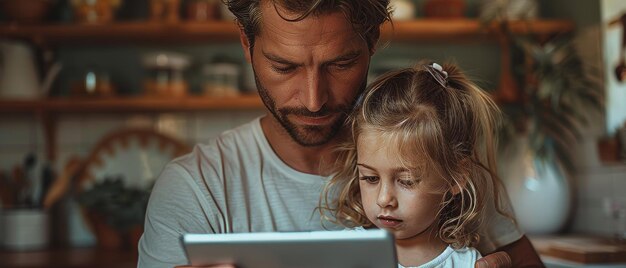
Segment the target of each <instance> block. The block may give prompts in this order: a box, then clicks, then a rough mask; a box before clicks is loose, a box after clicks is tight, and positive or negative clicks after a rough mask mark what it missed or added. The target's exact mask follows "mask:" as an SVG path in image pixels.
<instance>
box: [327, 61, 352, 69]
mask: <svg viewBox="0 0 626 268" xmlns="http://www.w3.org/2000/svg"><path fill="white" fill-rule="evenodd" d="M355 64H356V61H350V62H341V63H334V64H333V66H334V67H335V68H337V69H339V70H345V69H348V68H350V67H352V66H354V65H355Z"/></svg>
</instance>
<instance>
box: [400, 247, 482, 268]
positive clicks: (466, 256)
mask: <svg viewBox="0 0 626 268" xmlns="http://www.w3.org/2000/svg"><path fill="white" fill-rule="evenodd" d="M480 257H481V255H480V252H478V250H476V249H475V248H460V249H454V248H452V247H450V246H448V247H446V249H445V250H444V251H443V252H441V254H439V256H437V257H436V258H434V259H432V260H431V261H429V262H427V263H424V264H422V265H420V266H416V267H413V266H406V267H405V266H402V265H401V264H399V263H398V268H436V267H446V268H452V267H456V268H459V267H468V268H470V267H474V264H476V261H477V260H478V259H480Z"/></svg>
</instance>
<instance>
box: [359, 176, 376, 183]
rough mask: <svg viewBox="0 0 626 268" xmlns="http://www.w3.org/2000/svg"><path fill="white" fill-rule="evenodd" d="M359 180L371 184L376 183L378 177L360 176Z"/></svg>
mask: <svg viewBox="0 0 626 268" xmlns="http://www.w3.org/2000/svg"><path fill="white" fill-rule="evenodd" d="M359 179H360V180H362V181H365V182H367V183H372V184H373V183H376V182H378V177H376V176H361V177H360V178H359Z"/></svg>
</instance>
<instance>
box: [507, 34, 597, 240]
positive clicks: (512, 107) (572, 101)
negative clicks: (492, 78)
mask: <svg viewBox="0 0 626 268" xmlns="http://www.w3.org/2000/svg"><path fill="white" fill-rule="evenodd" d="M501 25H503V26H502V28H501V29H502V33H503V34H504V35H506V37H505V39H508V40H510V41H511V43H512V46H513V48H514V49H513V50H512V51H513V52H512V59H511V61H510V62H511V68H512V71H513V76H514V77H515V78H516V79H514V80H515V81H516V82H517V83H516V89H515V90H516V92H513V93H510V94H502V93H501V92H498V93H496V96H509V97H508V98H504V100H505V101H502V100H501V101H500V102H499V104H500V106H501V109H502V110H503V112H504V114H505V118H504V123H503V124H502V127H501V129H500V144H501V149H502V150H501V152H504V155H508V158H509V163H508V165H504V166H503V167H505V168H504V169H502V168H501V171H502V172H501V176H502V177H503V180H504V183H505V185H506V186H507V191H508V192H509V196H510V197H511V201H512V203H513V207H514V209H515V212H516V214H517V216H518V222H519V223H520V225H521V226H522V228H523V229H525V231H527V232H529V233H554V232H557V231H560V230H562V229H563V228H564V227H565V224H566V223H567V220H568V219H569V217H570V214H571V213H570V212H571V208H572V205H571V204H572V200H573V198H572V196H573V193H572V192H573V191H572V189H573V186H572V182H571V181H570V180H569V177H570V174H573V173H574V171H575V158H574V155H575V154H574V153H575V152H574V151H573V149H574V145H575V144H577V142H578V141H579V140H580V139H581V138H582V136H583V135H582V131H584V129H585V127H586V126H587V125H588V123H589V122H588V121H589V114H593V113H594V112H595V113H596V114H598V113H601V111H603V107H604V94H603V89H602V87H601V82H600V79H599V77H600V75H599V72H598V71H597V70H594V69H592V68H590V67H589V66H588V65H586V64H585V63H584V62H583V61H582V60H581V58H580V56H579V55H578V53H577V51H576V49H575V48H574V45H573V39H572V38H571V37H567V36H560V37H556V38H554V39H551V40H548V41H545V42H543V41H537V40H536V39H533V38H531V37H529V36H518V35H514V34H512V33H511V32H510V31H508V29H507V27H506V22H502V24H501ZM503 69H504V68H503ZM499 90H500V91H501V90H503V88H500V89H499ZM511 152H513V153H511ZM503 173H504V175H503Z"/></svg>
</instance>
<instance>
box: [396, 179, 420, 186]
mask: <svg viewBox="0 0 626 268" xmlns="http://www.w3.org/2000/svg"><path fill="white" fill-rule="evenodd" d="M398 182H399V183H400V185H402V187H405V188H413V187H415V185H417V181H416V180H412V179H398Z"/></svg>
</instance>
